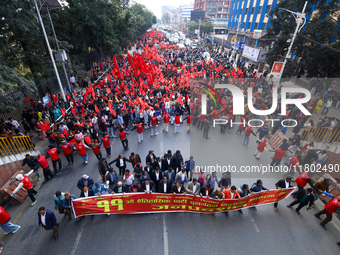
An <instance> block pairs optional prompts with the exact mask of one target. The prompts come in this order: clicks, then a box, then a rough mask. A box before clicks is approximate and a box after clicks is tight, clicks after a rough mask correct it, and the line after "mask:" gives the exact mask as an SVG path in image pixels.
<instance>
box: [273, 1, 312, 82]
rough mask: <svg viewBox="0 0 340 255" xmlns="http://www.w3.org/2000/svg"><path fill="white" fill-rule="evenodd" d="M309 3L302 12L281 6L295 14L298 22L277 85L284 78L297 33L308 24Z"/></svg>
mask: <svg viewBox="0 0 340 255" xmlns="http://www.w3.org/2000/svg"><path fill="white" fill-rule="evenodd" d="M307 4H308V1H306V2H305V5H304V6H303V9H302V13H298V12H293V11H290V10H287V9H283V8H281V9H282V10H284V11H288V12H290V13H292V14H293V16H294V18H295V21H296V20H297V24H296V28H295V32H294V35H293V38H292V40H291V42H290V45H289V48H288V51H287V54H286V57H285V60H284V61H283V65H282V68H281V72H280V75H279V80H278V81H277V84H276V85H277V86H278V85H279V84H280V82H281V78H282V74H283V71H284V68H285V66H286V63H287V59H288V58H290V55H291V53H290V52H291V51H292V48H293V44H294V40H295V38H296V35H297V33H298V32H299V31H300V30H301V29H302V28H303V26H304V25H305V24H306V18H305V10H306V7H307ZM302 19H303V24H302V26H301V27H300V24H301V22H302Z"/></svg>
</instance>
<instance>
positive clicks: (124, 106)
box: [122, 102, 126, 111]
mask: <svg viewBox="0 0 340 255" xmlns="http://www.w3.org/2000/svg"><path fill="white" fill-rule="evenodd" d="M125 109H126V104H125V102H124V105H123V108H122V111H123V110H125Z"/></svg>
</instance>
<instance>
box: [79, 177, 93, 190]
mask: <svg viewBox="0 0 340 255" xmlns="http://www.w3.org/2000/svg"><path fill="white" fill-rule="evenodd" d="M93 184H94V181H93V179H92V178H91V177H90V176H88V175H87V174H84V175H83V176H82V177H81V178H80V179H79V180H78V183H77V187H78V189H80V190H83V188H84V187H85V186H86V187H89V188H90V189H92V187H93Z"/></svg>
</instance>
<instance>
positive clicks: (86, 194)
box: [76, 186, 94, 221]
mask: <svg viewBox="0 0 340 255" xmlns="http://www.w3.org/2000/svg"><path fill="white" fill-rule="evenodd" d="M93 196H94V192H93V189H90V188H89V187H87V186H84V187H83V189H82V191H81V192H80V197H93ZM93 218H94V215H91V220H93ZM79 220H80V218H77V219H76V221H79Z"/></svg>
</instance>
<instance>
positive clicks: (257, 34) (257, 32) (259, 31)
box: [253, 30, 262, 39]
mask: <svg viewBox="0 0 340 255" xmlns="http://www.w3.org/2000/svg"><path fill="white" fill-rule="evenodd" d="M261 36H262V30H254V35H253V38H254V39H259V38H260V37H261Z"/></svg>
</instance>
